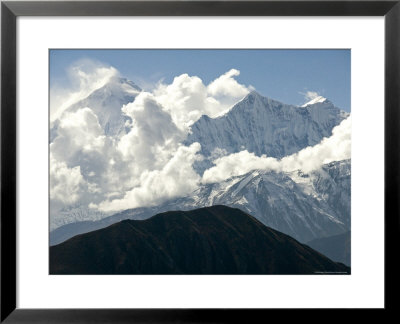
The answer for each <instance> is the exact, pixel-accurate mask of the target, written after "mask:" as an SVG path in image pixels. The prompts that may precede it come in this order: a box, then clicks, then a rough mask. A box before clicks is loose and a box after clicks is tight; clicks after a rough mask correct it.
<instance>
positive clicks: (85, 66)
mask: <svg viewBox="0 0 400 324" xmlns="http://www.w3.org/2000/svg"><path fill="white" fill-rule="evenodd" d="M66 73H67V76H68V84H67V85H65V84H63V85H56V84H54V83H53V84H52V86H51V88H50V122H53V121H54V120H56V119H57V118H58V117H59V116H61V114H62V112H63V111H64V110H65V109H66V108H68V107H70V106H71V105H73V104H74V103H76V102H78V101H80V100H82V99H84V98H86V97H87V96H88V95H89V94H90V93H92V92H93V91H94V90H96V89H99V88H101V87H102V86H104V85H105V84H106V83H107V82H108V81H109V80H110V79H111V78H112V77H114V76H117V75H118V74H119V73H118V71H117V70H116V69H115V68H114V67H111V66H107V65H105V64H103V63H100V62H97V61H94V60H88V59H82V60H79V61H77V62H75V63H73V64H72V65H71V66H69V67H68V68H67V71H66Z"/></svg>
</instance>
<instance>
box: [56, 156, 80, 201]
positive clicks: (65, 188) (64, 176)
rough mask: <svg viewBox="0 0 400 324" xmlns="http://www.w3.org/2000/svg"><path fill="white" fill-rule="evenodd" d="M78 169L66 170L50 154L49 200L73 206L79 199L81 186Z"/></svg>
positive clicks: (63, 163)
mask: <svg viewBox="0 0 400 324" xmlns="http://www.w3.org/2000/svg"><path fill="white" fill-rule="evenodd" d="M83 182H84V181H83V177H82V175H81V170H80V167H79V166H77V167H74V168H68V167H67V164H66V163H65V162H59V161H57V160H56V159H54V157H53V156H52V155H51V154H50V199H52V200H56V201H58V202H62V203H64V204H73V203H75V202H76V201H77V200H78V199H79V196H80V195H79V191H80V190H81V185H82V184H83Z"/></svg>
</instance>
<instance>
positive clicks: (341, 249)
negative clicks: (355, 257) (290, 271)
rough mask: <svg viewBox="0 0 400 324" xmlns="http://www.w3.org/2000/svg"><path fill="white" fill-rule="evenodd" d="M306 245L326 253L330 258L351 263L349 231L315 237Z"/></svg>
mask: <svg viewBox="0 0 400 324" xmlns="http://www.w3.org/2000/svg"><path fill="white" fill-rule="evenodd" d="M306 244H307V245H308V246H310V247H311V248H313V249H314V250H317V251H318V252H321V253H322V254H324V255H326V256H327V257H328V258H330V259H331V260H334V261H336V262H341V263H343V264H345V265H348V266H350V265H351V233H350V232H346V233H343V234H339V235H334V236H330V237H323V238H320V239H315V240H312V241H310V242H307V243H306Z"/></svg>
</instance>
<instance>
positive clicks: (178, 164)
mask: <svg viewBox="0 0 400 324" xmlns="http://www.w3.org/2000/svg"><path fill="white" fill-rule="evenodd" d="M199 150H200V144H199V143H193V144H192V145H190V146H189V147H187V146H180V147H179V148H178V149H177V151H176V152H174V154H173V156H172V158H171V159H170V160H169V161H168V163H167V164H166V165H165V166H164V167H163V168H162V169H161V170H153V171H146V172H143V173H142V175H141V177H140V186H137V187H134V188H133V189H132V190H130V191H128V192H127V193H126V194H125V195H124V197H123V198H121V199H114V200H111V201H108V200H107V201H104V202H102V203H100V204H99V205H98V206H95V205H92V207H95V208H98V209H99V210H101V211H105V212H110V211H117V210H121V209H128V208H135V207H140V206H151V205H157V204H159V203H161V202H163V201H165V200H167V199H170V198H174V197H179V196H182V195H184V194H186V193H188V192H191V191H193V190H194V189H196V187H197V186H198V184H199V181H200V176H199V175H198V174H196V172H195V171H194V170H193V167H192V165H193V163H194V161H195V160H196V158H197V157H196V153H197V152H198V151H199Z"/></svg>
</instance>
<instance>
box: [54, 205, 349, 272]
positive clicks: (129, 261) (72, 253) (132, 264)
mask: <svg viewBox="0 0 400 324" xmlns="http://www.w3.org/2000/svg"><path fill="white" fill-rule="evenodd" d="M50 273H51V274H314V273H342V274H343V273H346V274H347V273H350V268H348V267H346V266H345V265H343V264H340V263H335V262H333V261H331V260H330V259H328V258H327V257H325V256H323V255H322V254H320V253H318V252H316V251H314V250H312V249H311V248H309V247H308V246H306V245H303V244H300V243H299V242H297V241H296V240H294V239H293V238H291V237H289V236H287V235H285V234H282V233H280V232H278V231H275V230H273V229H271V228H268V227H266V226H265V225H263V224H262V223H260V222H259V221H257V220H256V219H255V218H254V217H252V216H250V215H248V214H246V213H244V212H242V211H241V210H239V209H232V208H229V207H226V206H213V207H208V208H201V209H196V210H193V211H189V212H184V211H170V212H166V213H162V214H157V215H155V216H153V217H151V218H150V219H148V220H145V221H133V220H125V221H122V222H119V223H116V224H114V225H112V226H110V227H107V228H105V229H101V230H98V231H95V232H91V233H87V234H84V235H79V236H77V237H74V238H72V239H70V240H68V241H66V242H64V243H62V244H60V245H56V246H53V247H51V248H50Z"/></svg>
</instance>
